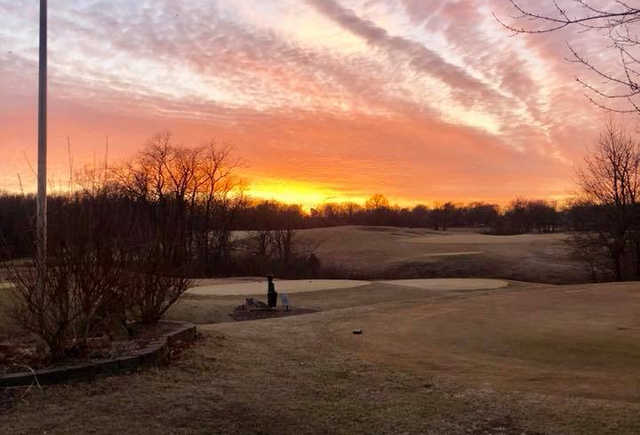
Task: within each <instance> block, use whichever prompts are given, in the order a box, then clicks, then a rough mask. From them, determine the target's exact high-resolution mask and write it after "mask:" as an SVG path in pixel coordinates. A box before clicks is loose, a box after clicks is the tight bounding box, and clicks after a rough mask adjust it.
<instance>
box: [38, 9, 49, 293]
mask: <svg viewBox="0 0 640 435" xmlns="http://www.w3.org/2000/svg"><path fill="white" fill-rule="evenodd" d="M39 48H40V59H39V72H38V198H37V205H36V246H37V247H36V251H37V252H36V255H37V268H38V270H37V276H38V286H39V287H40V289H41V290H44V285H45V284H44V283H45V277H46V267H47V0H40V47H39Z"/></svg>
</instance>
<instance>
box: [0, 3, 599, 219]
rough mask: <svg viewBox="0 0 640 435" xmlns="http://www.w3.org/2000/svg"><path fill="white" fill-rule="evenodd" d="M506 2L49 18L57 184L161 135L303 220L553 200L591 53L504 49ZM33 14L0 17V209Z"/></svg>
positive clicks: (577, 148) (588, 118) (29, 150)
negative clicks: (208, 151) (330, 208)
mask: <svg viewBox="0 0 640 435" xmlns="http://www.w3.org/2000/svg"><path fill="white" fill-rule="evenodd" d="M506 3H507V2H504V1H500V0H448V1H441V2H428V1H422V0H242V1H236V2H231V1H223V0H217V1H216V0H214V1H211V0H189V1H183V0H155V1H150V0H140V1H135V2H132V1H129V0H113V1H110V2H100V1H96V0H72V1H66V0H65V1H62V0H52V1H51V2H50V25H49V40H50V54H49V62H50V85H49V89H50V102H49V116H50V121H49V125H50V127H49V144H50V145H49V146H50V157H49V167H50V173H51V174H52V180H51V183H52V184H56V183H58V184H59V185H64V180H65V177H66V176H67V174H68V173H69V170H70V166H73V167H75V168H78V167H80V166H82V165H84V164H92V163H93V162H95V161H98V162H101V161H102V160H103V159H104V158H105V143H106V141H107V137H108V142H109V149H108V156H106V158H107V159H108V161H109V163H110V164H116V163H117V162H119V161H122V160H123V159H126V158H128V157H131V156H133V155H134V154H135V153H136V151H137V150H138V149H139V148H140V147H141V146H142V145H143V144H144V143H145V141H146V140H147V138H149V137H150V136H152V135H153V134H155V133H157V132H159V131H165V130H168V131H171V132H173V134H174V137H175V138H176V141H178V142H179V143H184V144H194V145H197V144H201V143H204V142H206V141H208V140H210V139H216V140H217V141H218V142H219V143H221V144H230V145H232V146H233V148H234V154H235V156H236V157H237V158H239V159H240V160H241V161H242V162H243V164H242V166H241V168H240V169H239V170H238V175H239V176H241V177H242V178H243V179H246V180H247V182H248V187H247V193H248V194H250V195H252V196H254V197H259V198H266V199H278V200H280V201H284V202H295V203H300V204H301V205H303V207H305V208H307V209H308V208H310V207H312V206H313V205H316V204H318V203H321V202H341V201H356V202H363V201H364V200H365V199H366V198H367V197H368V196H370V195H371V194H373V193H382V194H384V195H386V196H387V197H389V198H390V199H391V201H392V202H396V203H402V204H410V203H417V202H426V203H430V202H434V201H445V200H451V201H457V202H461V201H471V200H483V201H493V202H498V203H504V202H506V201H509V200H511V199H512V198H514V197H516V196H520V197H533V198H550V199H552V198H562V197H566V196H567V195H569V194H570V193H571V192H572V190H573V186H574V185H573V181H572V175H573V173H574V166H575V165H576V164H579V163H580V162H581V161H582V156H583V155H584V152H585V150H586V147H587V146H588V145H591V144H592V143H593V141H594V140H595V138H596V137H597V131H598V129H599V128H600V126H601V125H602V120H603V118H604V117H605V115H603V114H602V112H601V111H599V110H598V109H597V108H595V107H594V106H593V105H591V104H589V103H588V100H587V99H586V98H585V97H584V95H583V93H584V92H583V89H582V88H580V85H579V84H577V83H576V81H575V77H576V76H577V75H580V74H583V73H584V71H583V70H580V69H579V67H578V66H577V65H574V64H570V63H567V62H565V61H564V60H563V58H564V57H565V55H566V44H565V41H566V40H569V41H574V42H576V44H578V46H580V47H586V48H585V50H586V52H585V55H589V54H590V51H589V50H590V48H589V47H590V46H587V44H586V43H585V40H586V39H588V38H589V37H590V36H589V35H584V34H582V35H581V34H579V33H575V34H574V33H569V32H565V33H560V34H554V35H550V36H549V37H546V38H537V37H535V36H532V37H524V36H520V37H511V36H510V35H509V33H508V32H507V31H506V30H505V29H504V28H503V27H501V26H500V24H499V23H498V22H497V21H496V20H495V19H494V17H493V15H492V13H494V12H495V13H498V14H510V13H511V12H510V11H509V10H508V9H506ZM524 3H527V2H524ZM529 3H531V4H534V3H535V4H537V3H536V2H533V1H530V2H529ZM37 12H38V11H37V2H32V1H26V0H0V95H1V98H0V153H1V157H2V158H1V159H0V190H9V191H16V190H18V189H20V181H19V180H21V181H22V185H23V187H24V189H26V190H30V191H31V190H33V187H34V186H35V177H34V175H33V173H32V171H31V169H30V167H29V166H30V165H31V166H33V165H34V162H35V149H36V146H35V144H36V134H35V132H36V127H35V119H36V118H35V113H36V105H35V103H36V97H35V96H36V90H37V86H36V83H37ZM507 16H508V15H507ZM593 50H594V51H595V50H599V47H597V46H596V45H593ZM599 55H600V56H606V53H605V54H602V53H599ZM67 138H69V139H70V143H71V146H70V147H68V145H67ZM69 149H70V150H71V156H70V155H69ZM70 157H71V158H70ZM54 187H55V186H54Z"/></svg>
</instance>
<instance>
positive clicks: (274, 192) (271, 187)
mask: <svg viewBox="0 0 640 435" xmlns="http://www.w3.org/2000/svg"><path fill="white" fill-rule="evenodd" d="M245 193H246V194H247V195H249V196H250V197H252V198H256V199H260V200H275V201H278V202H282V203H285V204H297V205H300V206H301V207H302V208H303V209H304V210H305V211H309V210H311V209H312V208H314V207H317V206H319V205H321V204H326V203H344V202H355V203H358V204H364V203H365V201H366V200H367V197H365V196H363V195H358V194H352V195H350V194H348V193H345V192H340V191H339V190H336V189H335V188H331V187H327V186H321V185H315V184H312V183H307V182H302V181H293V180H285V179H260V180H259V181H253V182H251V183H250V184H249V185H248V187H247V189H246V190H245Z"/></svg>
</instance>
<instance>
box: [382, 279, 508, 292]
mask: <svg viewBox="0 0 640 435" xmlns="http://www.w3.org/2000/svg"><path fill="white" fill-rule="evenodd" d="M384 282H385V283H387V284H393V285H400V286H405V287H417V288H423V289H425V290H490V289H496V288H503V287H506V286H508V285H509V283H508V282H507V281H503V280H501V279H483V278H433V279H398V280H393V281H384Z"/></svg>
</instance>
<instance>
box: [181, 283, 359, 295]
mask: <svg viewBox="0 0 640 435" xmlns="http://www.w3.org/2000/svg"><path fill="white" fill-rule="evenodd" d="M275 283H276V291H278V292H282V293H305V292H315V291H320V290H335V289H344V288H353V287H361V286H364V285H367V284H370V283H369V281H354V280H340V279H304V280H282V281H275ZM187 293H188V294H191V295H198V296H232V295H234V296H250V295H264V294H266V293H267V283H266V281H263V282H242V283H234V284H220V285H207V286H202V287H193V288H191V289H189V290H188V291H187Z"/></svg>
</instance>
